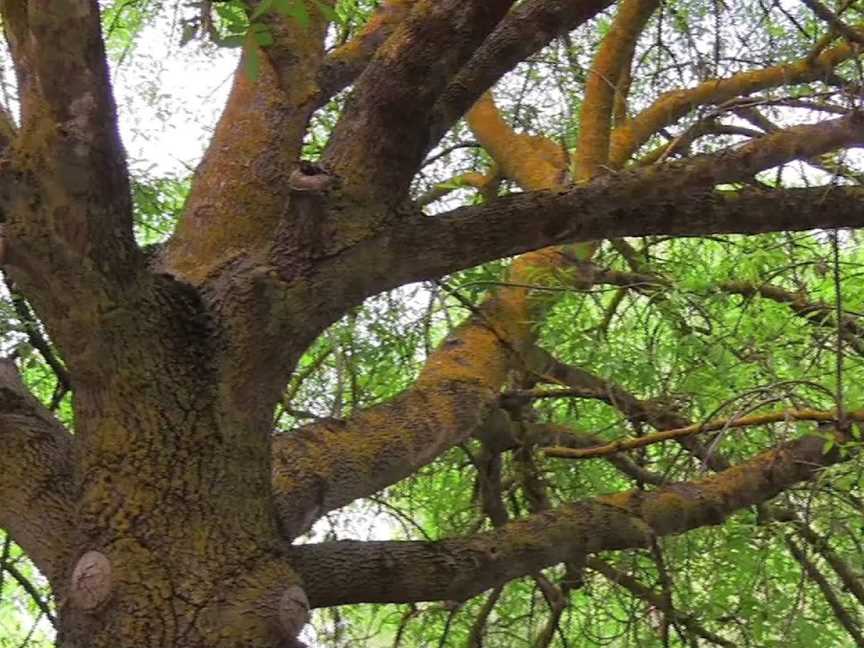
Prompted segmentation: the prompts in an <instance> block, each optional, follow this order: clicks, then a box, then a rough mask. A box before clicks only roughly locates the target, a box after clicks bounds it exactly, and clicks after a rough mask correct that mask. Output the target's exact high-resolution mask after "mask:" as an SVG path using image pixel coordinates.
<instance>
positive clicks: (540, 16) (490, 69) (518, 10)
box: [430, 0, 612, 142]
mask: <svg viewBox="0 0 864 648" xmlns="http://www.w3.org/2000/svg"><path fill="white" fill-rule="evenodd" d="M611 4H612V0H587V1H583V2H573V1H572V0H527V2H522V3H521V4H520V5H519V6H518V7H515V8H514V9H513V11H511V12H510V13H509V14H508V15H507V17H506V18H505V19H504V20H502V21H501V23H500V24H499V25H498V27H496V29H495V31H494V32H493V33H492V34H491V35H490V36H489V38H487V39H486V41H485V42H484V43H483V45H481V46H480V47H479V48H478V49H477V51H476V52H475V53H474V55H473V56H472V57H471V59H470V60H469V61H468V63H466V64H465V67H464V68H463V69H462V70H461V71H460V72H459V74H458V75H457V76H456V78H454V79H453V81H451V82H450V84H449V85H448V86H447V89H446V90H445V92H444V93H443V94H442V96H441V98H440V99H439V100H438V102H437V103H436V105H435V110H434V113H433V120H432V129H431V132H432V136H431V139H430V141H431V142H437V141H438V139H439V138H440V137H441V136H442V135H443V134H444V133H445V132H446V131H447V129H448V128H450V127H451V126H452V125H453V124H454V123H455V122H456V120H457V119H459V118H460V117H462V115H464V114H465V113H466V112H468V109H469V108H470V107H471V105H472V104H473V103H474V102H475V101H477V100H478V99H479V98H480V96H481V95H482V94H483V93H484V92H486V91H487V90H489V89H490V88H491V87H492V86H493V85H495V83H496V82H497V81H498V80H499V79H500V78H501V77H503V76H504V75H505V74H506V73H507V72H509V71H510V70H512V69H513V68H514V67H516V65H517V64H519V63H520V62H521V61H524V60H525V59H526V58H528V57H529V56H531V55H532V54H534V53H536V52H538V51H540V50H541V49H542V48H543V47H545V46H546V45H548V44H549V42H550V41H551V40H552V39H553V38H556V37H558V36H560V35H561V34H566V33H567V32H569V31H572V30H574V29H576V28H577V27H579V26H580V25H582V24H583V23H585V22H587V21H589V20H591V18H593V17H594V16H596V15H597V14H598V13H600V12H601V11H603V10H604V9H605V8H606V7H608V6H609V5H611Z"/></svg>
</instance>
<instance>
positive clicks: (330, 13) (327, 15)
mask: <svg viewBox="0 0 864 648" xmlns="http://www.w3.org/2000/svg"><path fill="white" fill-rule="evenodd" d="M312 2H313V3H314V4H315V7H316V8H317V9H318V12H319V13H320V14H321V15H322V16H323V17H324V19H325V20H329V21H331V22H335V23H339V24H340V25H341V24H343V23H344V20H343V19H342V16H340V15H339V12H338V11H336V9H335V8H333V7H331V6H330V5H328V4H326V3H324V2H321V0H312Z"/></svg>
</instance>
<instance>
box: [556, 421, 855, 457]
mask: <svg viewBox="0 0 864 648" xmlns="http://www.w3.org/2000/svg"><path fill="white" fill-rule="evenodd" d="M844 416H845V417H846V418H847V419H849V420H852V421H864V410H855V411H852V412H844ZM837 417H838V414H837V412H836V411H824V410H812V409H788V410H782V411H779V412H769V413H766V414H754V415H752V416H742V417H739V418H734V417H733V418H724V419H717V420H714V421H708V422H706V423H696V424H694V425H688V426H686V427H681V428H677V429H674V430H662V431H660V432H654V433H653V434H646V435H644V436H641V437H633V438H630V439H618V440H617V441H612V442H611V443H607V444H605V445H600V446H595V447H593V448H565V447H555V448H545V449H544V450H543V452H544V453H545V454H546V456H547V457H558V458H560V459H589V458H591V457H605V456H607V455H610V454H615V453H616V452H624V451H626V450H635V449H636V448H644V447H646V446H649V445H654V444H655V443H661V442H663V441H672V440H678V439H683V438H684V437H688V436H691V435H693V434H699V433H700V432H716V431H718V430H730V429H735V428H744V427H756V426H759V425H768V424H769V423H783V422H786V421H819V422H822V423H833V422H836V421H837Z"/></svg>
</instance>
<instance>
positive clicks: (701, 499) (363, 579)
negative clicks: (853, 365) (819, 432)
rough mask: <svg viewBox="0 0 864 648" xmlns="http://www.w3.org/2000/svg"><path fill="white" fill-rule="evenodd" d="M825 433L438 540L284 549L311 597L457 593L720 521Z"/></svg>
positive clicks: (787, 473)
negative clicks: (713, 468)
mask: <svg viewBox="0 0 864 648" xmlns="http://www.w3.org/2000/svg"><path fill="white" fill-rule="evenodd" d="M823 443H824V439H822V438H821V437H816V436H807V437H803V438H801V439H798V440H795V441H792V442H789V443H784V444H781V445H778V446H777V447H776V448H774V449H772V450H769V451H766V452H763V453H761V454H758V455H756V456H754V457H753V458H752V459H750V460H748V461H745V462H742V463H741V464H738V465H736V466H734V467H732V468H730V469H728V470H725V471H723V472H720V473H717V474H715V475H712V476H710V477H707V478H705V479H701V480H694V481H687V482H680V483H675V484H669V485H667V486H663V487H661V488H658V489H656V490H653V491H642V490H633V491H627V492H622V493H617V494H614V495H606V496H602V497H597V498H593V499H589V500H584V501H580V502H575V503H573V504H569V505H566V506H562V507H560V508H557V509H553V510H550V511H547V512H544V513H540V514H537V515H532V516H529V517H526V518H523V519H521V520H517V521H514V522H510V523H508V524H505V525H503V526H501V527H500V528H498V529H495V530H493V531H490V532H486V533H480V534H476V535H474V536H469V537H465V538H453V539H448V540H442V541H438V542H396V541H392V542H356V541H341V542H325V543H320V544H310V545H300V546H295V547H293V548H292V549H291V552H290V554H289V560H290V561H291V564H292V566H293V567H294V568H295V569H296V570H297V571H298V572H299V573H300V574H301V576H302V577H303V579H304V583H305V587H306V592H307V594H308V595H309V599H310V601H311V604H312V606H313V607H327V606H333V605H343V604H349V603H406V602H412V601H431V600H465V599H467V598H470V597H472V596H476V595H477V594H479V593H480V592H482V591H484V590H486V589H489V588H491V587H495V586H496V585H500V584H502V583H505V582H507V581H510V580H512V579H514V578H519V577H522V576H526V575H529V574H532V573H535V572H537V571H538V570H540V569H543V568H545V567H549V566H551V565H555V564H558V563H561V562H565V561H568V560H575V559H579V558H581V557H583V556H585V555H587V554H594V553H598V552H601V551H609V550H616V549H627V548H635V547H646V546H649V544H650V542H651V540H652V538H654V537H656V536H665V535H674V534H679V533H683V532H685V531H688V530H691V529H695V528H698V527H701V526H706V525H714V524H721V523H722V522H723V520H724V519H725V518H726V516H728V515H729V514H731V513H734V512H735V511H737V510H739V509H742V508H745V507H748V506H753V505H755V504H760V503H762V502H765V501H767V500H770V499H771V498H773V497H775V496H776V495H777V494H779V493H780V492H782V491H783V490H785V489H787V488H789V487H791V486H793V485H795V484H797V483H799V482H801V481H804V480H807V479H810V478H812V477H813V476H814V475H815V474H817V473H818V472H819V471H820V470H821V469H822V468H824V467H826V466H828V465H830V464H832V463H834V462H836V461H839V459H840V453H839V452H838V451H837V450H836V449H835V450H832V451H830V452H828V453H827V454H824V453H823V452H822V447H823Z"/></svg>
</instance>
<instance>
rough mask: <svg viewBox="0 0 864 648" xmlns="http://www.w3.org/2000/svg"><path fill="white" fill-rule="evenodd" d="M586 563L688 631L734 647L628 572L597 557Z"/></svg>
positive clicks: (715, 643)
mask: <svg viewBox="0 0 864 648" xmlns="http://www.w3.org/2000/svg"><path fill="white" fill-rule="evenodd" d="M586 564H587V566H588V567H590V568H591V569H593V570H594V571H596V572H598V573H599V574H602V575H603V576H605V577H606V578H607V579H608V580H609V581H611V582H612V583H615V584H616V585H619V586H620V587H623V588H624V589H626V590H627V591H628V592H630V593H631V594H633V596H635V597H636V598H639V599H641V600H643V601H645V602H646V603H648V604H649V605H651V606H653V607H655V608H657V609H659V610H662V611H663V612H664V613H665V614H667V615H669V616H671V617H672V618H674V619H675V622H676V623H680V624H681V625H682V626H684V627H685V628H687V630H688V631H689V632H691V633H693V634H695V635H698V636H700V637H702V638H703V639H705V640H707V641H709V642H711V643H713V644H714V645H717V646H728V647H729V648H734V647H735V644H734V643H732V642H731V641H729V640H728V639H724V638H723V637H721V636H719V635H717V634H716V633H714V632H711V631H710V630H707V629H706V628H705V627H704V626H702V624H700V623H699V622H698V621H697V620H696V619H695V618H694V617H693V616H691V615H689V614H684V613H682V612H681V611H679V610H676V609H675V608H673V607H671V606H670V605H669V602H668V600H667V599H666V598H665V597H664V596H663V595H661V594H659V593H657V592H655V591H654V590H653V589H651V588H650V587H648V586H647V585H645V584H644V583H640V582H639V581H638V580H637V579H635V578H633V577H632V576H630V574H627V573H626V572H622V571H621V570H619V569H616V568H615V567H613V566H612V565H610V564H609V563H607V562H606V561H605V560H601V559H599V558H589V559H588V560H587V563H586Z"/></svg>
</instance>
